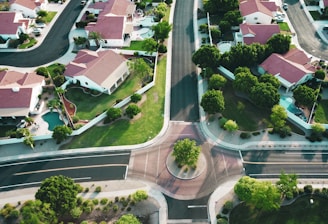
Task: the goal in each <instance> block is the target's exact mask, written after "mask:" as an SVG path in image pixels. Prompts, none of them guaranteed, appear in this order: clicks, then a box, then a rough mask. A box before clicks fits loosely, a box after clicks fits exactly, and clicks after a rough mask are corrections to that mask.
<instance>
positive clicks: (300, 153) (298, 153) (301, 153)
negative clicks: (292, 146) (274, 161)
mask: <svg viewBox="0 0 328 224" xmlns="http://www.w3.org/2000/svg"><path fill="white" fill-rule="evenodd" d="M317 153H318V151H314V152H285V154H291V155H295V154H296V155H305V154H310V155H313V154H317ZM321 154H328V152H319V155H321Z"/></svg>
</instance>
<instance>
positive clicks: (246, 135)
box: [240, 132, 251, 139]
mask: <svg viewBox="0 0 328 224" xmlns="http://www.w3.org/2000/svg"><path fill="white" fill-rule="evenodd" d="M250 137H251V134H250V133H249V132H242V133H240V138H241V139H248V138H250Z"/></svg>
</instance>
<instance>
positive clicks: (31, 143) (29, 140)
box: [23, 135, 34, 149]
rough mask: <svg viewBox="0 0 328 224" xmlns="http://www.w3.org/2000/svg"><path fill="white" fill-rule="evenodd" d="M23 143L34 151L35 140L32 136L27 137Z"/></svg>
mask: <svg viewBox="0 0 328 224" xmlns="http://www.w3.org/2000/svg"><path fill="white" fill-rule="evenodd" d="M23 143H24V144H25V145H27V146H30V147H31V148H32V149H34V139H33V137H32V135H28V136H25V137H24V141H23Z"/></svg>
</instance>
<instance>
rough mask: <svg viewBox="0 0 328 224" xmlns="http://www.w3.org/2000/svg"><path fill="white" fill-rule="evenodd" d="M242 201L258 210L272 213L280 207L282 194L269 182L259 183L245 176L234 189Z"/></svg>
mask: <svg viewBox="0 0 328 224" xmlns="http://www.w3.org/2000/svg"><path fill="white" fill-rule="evenodd" d="M234 191H235V193H236V195H237V196H238V197H239V199H240V200H242V201H245V203H247V204H251V205H253V206H255V207H256V208H257V209H260V210H265V211H271V210H277V209H279V207H280V193H279V191H278V189H277V187H276V186H275V185H272V183H271V182H269V181H258V180H256V179H254V178H251V177H249V176H244V177H242V178H241V179H239V181H238V182H237V184H236V185H235V187H234Z"/></svg>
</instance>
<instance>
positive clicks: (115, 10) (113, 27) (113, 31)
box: [85, 0, 136, 47]
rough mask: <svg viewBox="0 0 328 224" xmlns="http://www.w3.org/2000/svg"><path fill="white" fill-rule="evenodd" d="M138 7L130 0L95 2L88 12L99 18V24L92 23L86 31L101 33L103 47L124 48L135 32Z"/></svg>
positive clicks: (88, 32)
mask: <svg viewBox="0 0 328 224" xmlns="http://www.w3.org/2000/svg"><path fill="white" fill-rule="evenodd" d="M135 10H136V5H135V4H134V3H132V2H131V1H128V0H109V1H107V2H95V3H93V4H91V5H90V6H89V7H88V9H87V11H88V13H93V14H94V15H96V16H98V19H97V22H90V23H89V24H88V25H87V26H86V27H85V30H86V31H87V34H88V35H89V34H90V32H96V33H99V34H100V36H101V41H100V43H101V45H102V46H103V47H122V46H124V41H125V40H126V39H128V38H129V37H130V36H131V33H132V31H133V14H134V12H135Z"/></svg>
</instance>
